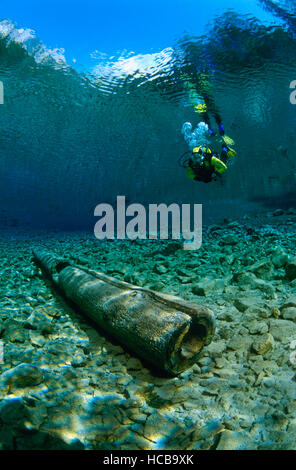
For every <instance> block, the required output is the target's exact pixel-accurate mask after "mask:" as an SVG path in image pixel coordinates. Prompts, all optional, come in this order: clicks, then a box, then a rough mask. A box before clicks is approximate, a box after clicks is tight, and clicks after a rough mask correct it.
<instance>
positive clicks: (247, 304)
mask: <svg viewBox="0 0 296 470" xmlns="http://www.w3.org/2000/svg"><path fill="white" fill-rule="evenodd" d="M256 305H257V304H256V299H254V297H240V298H238V299H236V300H235V301H234V306H235V307H236V308H237V309H238V310H239V311H240V312H242V313H244V312H245V311H246V310H248V308H251V307H254V306H256Z"/></svg>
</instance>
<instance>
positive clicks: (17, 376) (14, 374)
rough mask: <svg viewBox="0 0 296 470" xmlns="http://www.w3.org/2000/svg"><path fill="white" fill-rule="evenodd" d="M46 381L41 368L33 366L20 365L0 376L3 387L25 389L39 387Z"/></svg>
mask: <svg viewBox="0 0 296 470" xmlns="http://www.w3.org/2000/svg"><path fill="white" fill-rule="evenodd" d="M43 380H44V374H43V372H42V370H41V369H39V367H37V366H34V365H31V364H19V365H18V366H16V367H14V368H13V369H9V370H7V371H5V372H3V374H2V375H1V376H0V384H1V386H2V387H9V389H10V390H11V389H14V388H24V387H34V386H36V385H39V384H41V383H42V382H43Z"/></svg>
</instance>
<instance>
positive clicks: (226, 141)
mask: <svg viewBox="0 0 296 470" xmlns="http://www.w3.org/2000/svg"><path fill="white" fill-rule="evenodd" d="M222 140H223V142H224V144H226V145H231V146H233V145H235V142H234V140H233V139H231V137H228V135H223V136H222Z"/></svg>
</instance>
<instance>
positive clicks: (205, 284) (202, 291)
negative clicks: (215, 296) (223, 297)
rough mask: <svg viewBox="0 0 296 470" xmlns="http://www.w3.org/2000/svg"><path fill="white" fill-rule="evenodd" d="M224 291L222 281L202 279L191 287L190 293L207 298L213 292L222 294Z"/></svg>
mask: <svg viewBox="0 0 296 470" xmlns="http://www.w3.org/2000/svg"><path fill="white" fill-rule="evenodd" d="M224 289H225V281H224V279H207V278H206V279H204V280H203V281H201V282H198V283H197V284H195V285H193V286H192V293H193V294H195V295H198V296H207V295H209V294H211V293H213V292H219V293H222V292H223V291H224Z"/></svg>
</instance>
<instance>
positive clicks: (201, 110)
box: [194, 103, 207, 113]
mask: <svg viewBox="0 0 296 470" xmlns="http://www.w3.org/2000/svg"><path fill="white" fill-rule="evenodd" d="M194 111H195V112H196V113H206V112H207V105H206V104H201V103H200V104H198V105H196V106H194Z"/></svg>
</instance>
